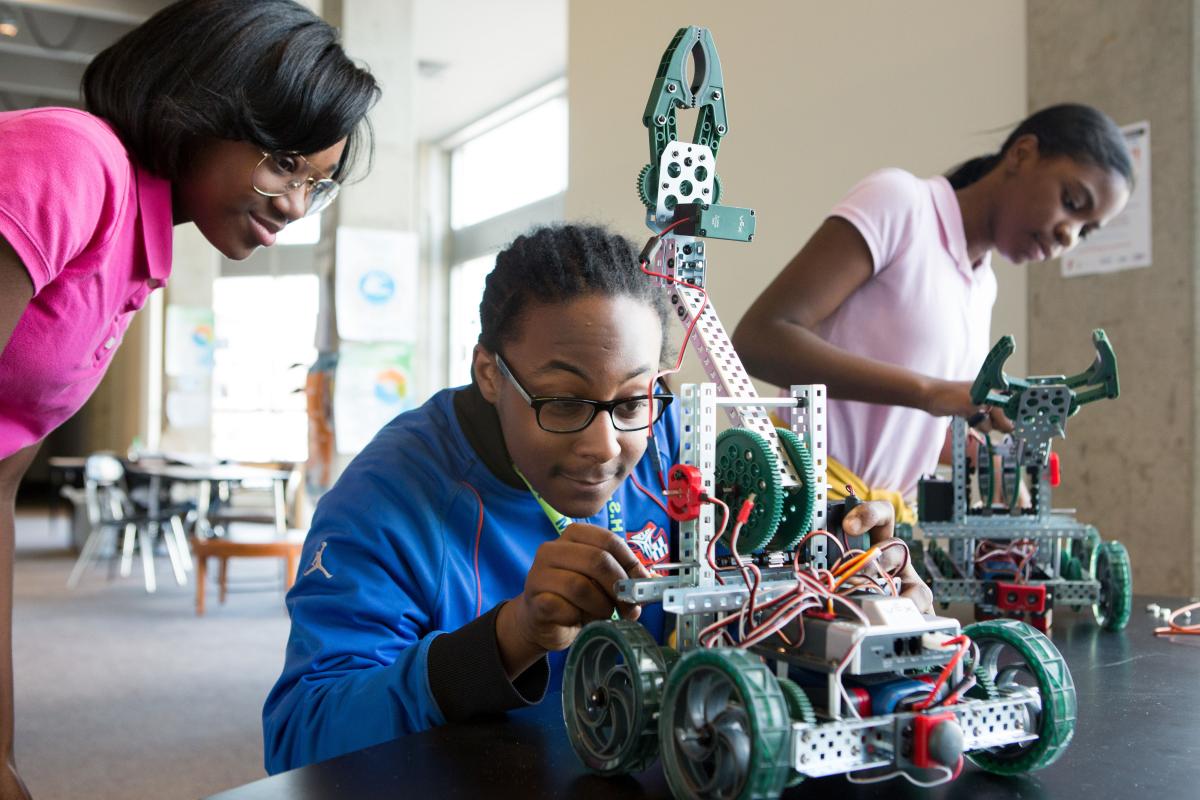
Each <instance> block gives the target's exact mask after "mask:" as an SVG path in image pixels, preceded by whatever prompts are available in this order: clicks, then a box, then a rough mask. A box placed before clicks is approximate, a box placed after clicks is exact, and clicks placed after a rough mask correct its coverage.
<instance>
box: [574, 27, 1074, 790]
mask: <svg viewBox="0 0 1200 800" xmlns="http://www.w3.org/2000/svg"><path fill="white" fill-rule="evenodd" d="M689 60H690V61H691V63H692V65H693V75H694V77H693V78H692V79H691V80H688V79H687V77H686V76H687V75H688V72H687V64H688V61H689ZM724 88H725V87H724V79H723V74H722V71H721V65H720V61H719V59H718V58H717V51H716V47H715V45H714V43H713V40H712V36H711V34H710V32H709V31H708V30H706V29H704V28H699V27H689V28H683V29H680V30H679V31H678V33H677V34H676V35H675V37H674V38H673V39H672V40H671V43H670V45H669V46H668V48H667V50H666V53H665V54H664V56H663V58H662V62H661V64H660V66H659V69H658V73H657V76H656V78H655V82H654V86H653V89H652V90H651V93H650V98H649V101H648V103H647V106H646V112H645V117H644V123H645V124H646V127H647V128H648V129H649V133H650V153H651V160H650V163H649V165H647V166H646V167H645V168H643V169H642V172H641V173H640V175H639V176H638V184H637V185H638V192H639V195H640V197H641V200H642V201H643V203H644V204H645V206H646V208H647V212H646V222H647V225H648V226H649V227H650V229H651V230H652V231H653V232H654V235H653V236H652V237H651V239H650V242H649V243H648V244H647V246H646V248H645V249H644V250H643V254H642V255H643V270H644V271H645V272H646V273H647V275H648V276H651V277H652V278H653V279H656V280H658V281H659V282H660V283H661V284H662V285H663V288H664V291H666V292H667V293H668V294H669V297H670V300H671V303H672V305H673V307H674V308H675V310H676V313H677V315H678V316H679V319H680V322H681V323H683V324H684V326H685V328H686V330H687V339H688V340H690V341H691V344H692V347H693V348H694V350H695V352H696V353H697V354H698V355H699V357H700V360H701V362H702V364H703V366H704V369H705V371H706V373H707V375H708V377H709V378H710V382H708V383H702V384H699V385H695V384H685V385H684V386H682V387H681V391H680V400H681V403H680V406H681V420H680V425H681V430H680V451H679V454H678V460H677V462H676V463H675V464H674V465H673V466H672V467H671V468H670V469H669V470H668V471H667V473H666V474H665V475H664V476H663V478H662V483H663V484H664V486H663V489H664V491H665V494H666V497H667V508H668V511H669V513H670V514H671V516H672V517H673V518H674V519H676V520H677V521H678V530H679V533H678V559H679V560H678V561H677V562H675V563H670V564H659V565H657V566H656V569H657V570H658V574H657V576H656V577H651V578H645V579H629V580H625V581H621V582H620V583H618V585H617V592H618V596H619V597H620V598H621V599H622V600H625V601H628V602H636V603H651V602H661V603H662V605H663V608H664V609H665V610H667V611H670V612H672V613H673V614H675V615H676V616H675V620H676V624H675V632H674V637H673V644H672V646H669V647H664V646H659V645H658V644H657V643H656V642H655V641H654V640H653V638H652V637H651V636H650V634H649V633H648V632H647V631H646V630H645V629H644V628H643V627H641V626H640V625H639V624H637V623H636V622H630V621H627V620H604V621H597V622H593V623H591V624H589V625H587V626H586V627H585V628H584V629H583V631H582V632H581V633H580V635H579V636H578V638H577V639H576V641H575V643H574V645H573V646H572V648H571V650H570V652H569V654H568V656H567V662H566V670H565V674H564V678H563V716H564V720H565V724H566V729H567V734H568V738H569V740H570V742H571V746H572V748H573V750H574V751H575V753H576V754H577V755H578V757H579V758H580V759H581V760H582V762H583V763H584V764H585V765H586V766H587V767H588V768H589V769H590V770H592V771H593V772H596V773H598V774H601V775H621V774H628V773H634V772H639V771H642V770H644V769H646V768H648V767H649V766H650V765H652V764H653V762H654V761H655V760H656V759H657V758H660V757H661V761H662V766H663V769H664V771H665V774H666V778H667V781H668V783H669V785H670V787H671V790H672V792H673V793H674V794H675V796H677V797H681V798H709V797H721V798H773V797H777V796H778V795H779V794H780V792H782V791H783V789H784V788H785V787H787V786H789V785H794V784H795V783H797V782H799V781H801V780H803V779H804V778H805V777H817V776H826V775H837V774H846V775H847V776H848V779H850V780H855V781H863V782H868V781H869V782H873V781H877V780H884V779H888V778H891V777H894V776H903V777H905V778H907V779H908V780H909V781H911V782H913V783H916V784H919V785H923V786H928V785H936V784H939V783H944V782H946V781H948V780H951V779H953V778H954V777H955V776H956V775H957V774H958V771H959V769H961V768H962V766H963V759H964V756H965V757H966V758H969V759H970V760H971V761H972V762H974V763H975V764H977V765H978V766H980V767H982V768H983V769H985V770H988V771H991V772H995V773H999V774H1015V773H1022V772H1027V771H1030V770H1035V769H1038V768H1041V767H1044V766H1046V765H1048V764H1050V763H1053V762H1054V761H1055V760H1056V759H1057V758H1058V757H1059V756H1060V755H1061V754H1062V752H1063V750H1064V749H1065V748H1066V746H1067V744H1068V742H1069V741H1070V739H1071V737H1072V734H1073V732H1074V725H1075V707H1076V705H1075V688H1074V683H1073V681H1072V678H1071V674H1070V671H1069V670H1068V669H1067V665H1066V663H1065V662H1064V660H1063V658H1062V656H1061V655H1060V654H1059V652H1058V650H1057V649H1056V648H1055V647H1054V645H1053V644H1052V643H1051V642H1050V640H1049V639H1047V638H1046V637H1045V636H1044V635H1043V634H1042V633H1040V632H1038V631H1036V630H1034V629H1033V628H1031V627H1030V626H1028V625H1026V624H1025V623H1023V622H1019V621H1016V620H993V621H986V622H979V623H976V624H974V625H971V626H968V627H967V628H966V629H962V628H961V627H960V625H959V623H958V621H957V620H954V619H950V618H945V617H938V616H933V615H923V614H922V613H920V611H919V610H918V609H917V607H916V605H915V604H914V603H913V602H912V601H911V600H909V599H908V598H906V597H903V596H901V595H900V593H899V587H898V578H896V573H897V572H898V571H899V570H898V569H897V568H895V567H894V566H888V564H887V558H892V557H894V560H898V561H899V563H900V565H901V566H903V559H905V558H907V557H908V551H907V547H906V546H905V544H904V542H903V541H901V540H889V541H887V542H884V543H882V544H879V545H875V546H871V545H870V544H869V542H867V541H854V540H852V539H850V538H847V537H846V536H844V534H842V533H841V532H840V530H838V527H839V526H838V525H837V524H831V522H833V521H834V520H835V519H836V512H837V511H838V509H837V507H836V506H829V505H827V503H826V496H825V480H824V472H825V439H824V435H825V418H824V414H825V392H824V387H822V386H793V387H791V392H790V395H791V396H790V397H787V398H772V399H768V398H761V397H758V396H757V395H756V394H755V391H754V389H753V387H752V385H751V383H750V379H749V376H748V375H747V374H746V372H745V370H744V368H743V367H742V364H741V361H740V359H739V358H738V356H737V353H736V352H734V350H733V347H732V346H731V344H730V341H729V337H728V335H727V334H726V332H725V329H724V328H723V327H722V325H721V322H720V320H719V319H718V318H717V315H716V312H715V311H714V310H713V308H712V305H711V304H710V303H709V302H708V297H707V294H706V293H705V291H704V280H705V272H706V268H707V263H706V261H707V256H706V253H705V242H704V240H705V239H706V238H708V239H711V238H720V239H728V240H734V241H743V242H749V241H751V239H752V238H753V235H754V231H755V222H756V219H755V216H754V212H753V211H752V210H750V209H746V208H740V207H734V206H728V205H722V204H720V202H719V200H720V194H721V187H720V182H719V181H718V179H717V175H716V155H717V151H718V148H719V146H720V143H721V139H722V137H723V136H724V135H725V134H726V133H727V131H728V121H727V116H726V112H725V104H724ZM686 107H692V108H698V109H699V115H698V119H697V126H696V131H695V134H694V135H693V140H692V141H691V142H686V141H680V140H679V139H678V137H677V134H676V129H675V109H676V108H686ZM648 279H649V278H648ZM785 405H786V406H790V407H792V408H794V409H795V415H794V419H795V422H794V423H793V426H792V427H791V428H790V429H789V428H780V429H776V428H775V427H774V425H773V424H772V423H771V421H770V417H769V416H768V413H767V409H768V408H770V407H778V406H785ZM718 408H724V409H725V411H726V413H727V414H728V416H729V418H730V421H731V422H732V424H733V427H732V428H729V429H728V430H725V431H723V432H721V433H720V434H719V435H718V433H717V424H716V417H717V409H718ZM848 502H849V503H850V504H853V501H848ZM718 515H719V517H720V522H719V523H718ZM827 526H828V527H832V528H834V530H833V531H826V530H824V528H826V527H827ZM863 538H864V539H865V537H863Z"/></svg>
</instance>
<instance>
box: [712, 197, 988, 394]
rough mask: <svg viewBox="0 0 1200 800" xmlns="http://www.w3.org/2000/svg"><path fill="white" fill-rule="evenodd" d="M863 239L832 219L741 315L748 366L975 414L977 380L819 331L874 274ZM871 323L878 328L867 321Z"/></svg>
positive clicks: (834, 388) (765, 374) (737, 343)
mask: <svg viewBox="0 0 1200 800" xmlns="http://www.w3.org/2000/svg"><path fill="white" fill-rule="evenodd" d="M874 272H875V270H874V262H873V260H872V257H871V251H870V249H868V247H867V243H866V241H865V240H864V239H863V237H862V234H861V233H859V231H858V229H857V228H855V227H854V225H853V224H851V223H850V222H849V221H847V220H845V219H842V218H841V217H829V218H828V219H826V220H825V222H824V223H822V224H821V227H820V228H818V229H817V232H816V233H814V234H813V236H812V238H811V239H809V240H808V242H807V244H805V245H804V248H803V249H801V250H800V252H799V253H797V254H796V256H795V257H794V258H793V259H792V260H791V262H789V263H788V265H787V266H786V267H784V269H783V271H782V272H780V273H779V275H778V276H776V278H775V280H774V281H772V282H771V285H770V286H768V287H767V289H766V291H764V292H763V293H762V294H761V295H759V297H758V299H757V300H755V301H754V304H753V305H752V306H750V310H749V311H747V312H746V315H745V316H744V317H743V318H742V320H741V322H740V323H739V324H738V326H737V329H736V330H735V331H734V334H733V344H734V347H735V348H736V349H737V352H738V355H740V356H741V358H742V361H743V362H744V363H745V364H746V369H747V370H749V371H750V374H752V375H754V376H755V377H757V378H761V379H763V380H766V381H770V382H771V383H774V384H776V385H778V386H790V385H792V384H806V383H823V384H825V385H826V387H827V388H828V391H829V396H830V397H836V398H839V399H843V400H860V401H863V402H868V403H885V404H888V405H898V406H909V407H911V408H919V409H922V410H924V411H928V412H929V413H930V414H933V415H935V416H945V415H949V414H959V415H962V416H970V415H971V414H973V413H974V412H975V411H976V409H977V407H976V406H975V405H974V404H973V403H971V399H970V383H969V382H967V381H946V380H940V379H937V378H932V377H930V376H928V375H922V374H920V373H916V372H913V371H911V370H907V369H904V368H903V367H898V366H896V365H894V364H888V363H885V362H882V361H876V360H875V359H872V358H867V357H865V356H860V355H855V354H853V353H850V352H848V351H846V350H843V349H841V348H839V347H835V346H834V345H831V344H829V343H828V342H826V341H825V340H824V339H822V338H821V337H820V336H818V335H817V333H816V327H817V325H818V324H820V323H821V321H822V320H824V319H825V318H826V317H828V316H829V315H830V314H832V313H833V312H834V311H836V310H837V309H838V307H839V306H841V305H842V303H844V302H845V301H846V299H847V298H848V297H849V296H850V295H851V294H853V293H854V291H855V290H856V289H858V288H859V287H860V286H862V285H863V284H864V283H866V282H867V281H868V280H870V278H871V277H872V275H874ZM863 324H864V325H870V324H872V321H871V320H869V319H868V320H863Z"/></svg>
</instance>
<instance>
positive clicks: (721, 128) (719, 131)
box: [717, 125, 725, 134]
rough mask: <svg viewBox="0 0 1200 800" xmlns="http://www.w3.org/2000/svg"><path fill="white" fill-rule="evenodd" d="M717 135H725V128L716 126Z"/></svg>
mask: <svg viewBox="0 0 1200 800" xmlns="http://www.w3.org/2000/svg"><path fill="white" fill-rule="evenodd" d="M717 133H721V134H723V133H725V126H724V125H718V126H717Z"/></svg>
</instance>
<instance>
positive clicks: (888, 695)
mask: <svg viewBox="0 0 1200 800" xmlns="http://www.w3.org/2000/svg"><path fill="white" fill-rule="evenodd" d="M864 688H865V689H866V690H867V693H868V694H869V695H871V715H872V716H876V717H877V716H879V715H881V714H891V713H893V712H894V711H895V710H896V706H898V705H900V701H901V700H904V699H906V698H909V697H913V696H916V697H925V696H926V695H927V694H929V690H930V689H932V688H933V687H932V686H931V685H930V684H928V683H925V682H924V681H918V680H915V679H913V678H897V679H896V680H893V681H887V682H884V683H873V684H867V685H866V686H865V687H864Z"/></svg>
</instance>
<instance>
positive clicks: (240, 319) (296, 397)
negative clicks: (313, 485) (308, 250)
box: [212, 275, 318, 461]
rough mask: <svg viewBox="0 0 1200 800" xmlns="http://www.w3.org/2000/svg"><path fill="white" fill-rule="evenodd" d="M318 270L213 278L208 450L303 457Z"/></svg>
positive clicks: (241, 456)
mask: <svg viewBox="0 0 1200 800" xmlns="http://www.w3.org/2000/svg"><path fill="white" fill-rule="evenodd" d="M317 304H318V280H317V277H316V276H315V275H282V276H270V275H256V276H248V277H222V278H218V279H217V280H216V281H215V282H214V283H213V327H214V334H215V336H216V351H215V352H214V354H213V374H212V381H213V402H212V452H213V455H215V456H217V457H218V458H232V459H238V460H243V461H276V460H279V461H304V460H305V459H306V458H307V457H308V417H307V412H306V410H305V396H304V391H303V390H304V381H305V376H306V374H307V369H308V366H309V365H310V364H312V363H313V361H314V360H315V359H316V357H317V351H316V348H315V347H314V346H313V340H314V336H315V333H316V324H317Z"/></svg>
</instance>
